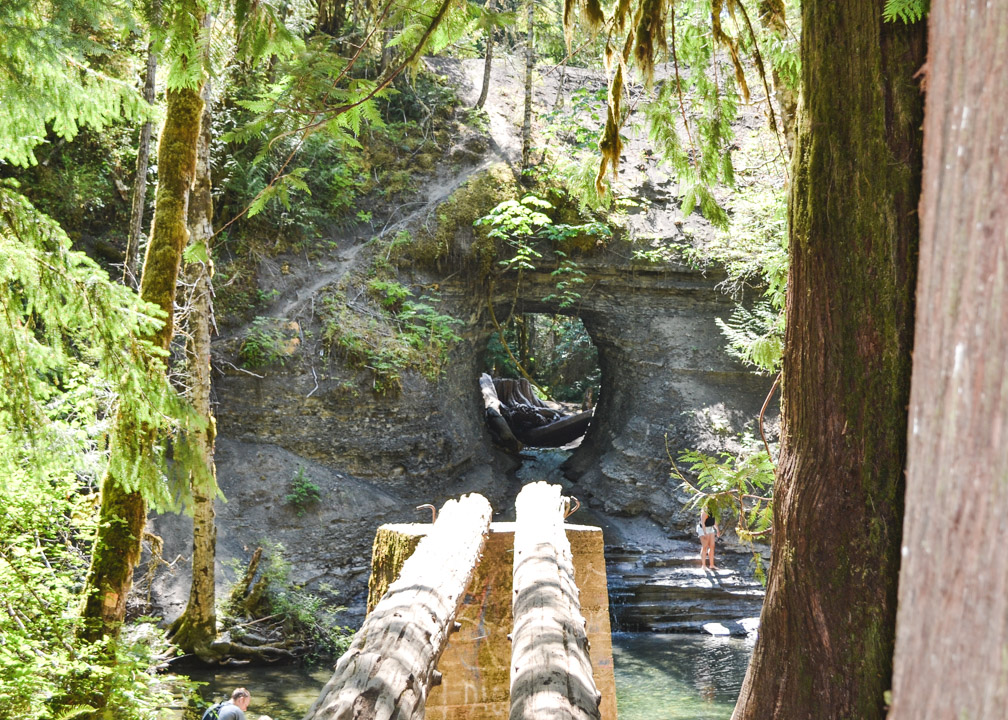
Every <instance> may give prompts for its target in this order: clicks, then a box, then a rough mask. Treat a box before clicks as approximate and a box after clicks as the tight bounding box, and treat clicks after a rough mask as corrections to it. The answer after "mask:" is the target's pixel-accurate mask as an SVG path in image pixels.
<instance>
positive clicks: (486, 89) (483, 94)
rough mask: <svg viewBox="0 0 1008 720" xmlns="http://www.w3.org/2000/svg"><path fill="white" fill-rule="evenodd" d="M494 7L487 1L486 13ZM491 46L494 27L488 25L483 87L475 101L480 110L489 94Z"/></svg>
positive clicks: (491, 62)
mask: <svg viewBox="0 0 1008 720" xmlns="http://www.w3.org/2000/svg"><path fill="white" fill-rule="evenodd" d="M493 6H494V0H487V4H486V11H487V12H488V13H489V12H492V11H493ZM493 46H494V26H493V23H488V25H487V29H486V52H485V53H484V54H483V85H482V87H481V88H480V96H479V99H478V100H477V101H476V105H475V107H476V109H477V110H482V109H483V103H485V102H486V99H487V95H489V94H490V70H491V67H492V65H493Z"/></svg>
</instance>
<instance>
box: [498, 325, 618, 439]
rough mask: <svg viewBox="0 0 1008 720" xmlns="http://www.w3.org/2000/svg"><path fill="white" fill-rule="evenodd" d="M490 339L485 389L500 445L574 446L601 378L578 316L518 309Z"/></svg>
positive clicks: (590, 412)
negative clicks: (521, 311)
mask: <svg viewBox="0 0 1008 720" xmlns="http://www.w3.org/2000/svg"><path fill="white" fill-rule="evenodd" d="M501 330H502V332H499V333H498V332H495V333H494V334H493V335H492V336H491V337H490V339H489V341H488V343H487V350H486V358H485V364H484V375H483V378H482V380H481V388H480V389H481V391H482V394H483V402H484V406H485V412H486V421H487V429H488V430H489V431H490V434H491V436H492V437H493V439H494V442H496V443H497V444H498V445H501V446H502V447H504V448H506V449H508V450H511V451H513V452H517V451H518V450H519V449H521V448H560V447H562V448H574V447H577V445H578V444H579V443H580V442H581V439H582V438H583V437H584V434H585V432H586V430H587V429H588V427H589V425H590V424H591V421H592V415H593V410H594V407H595V405H596V403H597V402H598V399H599V393H600V388H601V383H602V371H601V369H600V367H599V360H598V349H597V348H596V347H595V344H594V343H593V342H592V339H591V337H590V336H589V334H588V331H587V330H586V329H585V326H584V323H582V322H581V318H579V317H577V316H574V315H548V314H544V313H528V314H523V315H513V316H512V317H510V318H509V319H508V321H507V322H506V323H504V325H503V326H502V328H501Z"/></svg>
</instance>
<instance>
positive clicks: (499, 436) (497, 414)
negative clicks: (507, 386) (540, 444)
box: [479, 373, 523, 452]
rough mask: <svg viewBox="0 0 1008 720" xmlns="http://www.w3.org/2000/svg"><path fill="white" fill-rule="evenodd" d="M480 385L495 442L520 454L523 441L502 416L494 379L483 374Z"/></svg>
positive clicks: (487, 420) (487, 421)
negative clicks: (515, 434)
mask: <svg viewBox="0 0 1008 720" xmlns="http://www.w3.org/2000/svg"><path fill="white" fill-rule="evenodd" d="M479 384H480V392H481V393H482V394H483V405H484V406H486V418H485V419H486V424H487V428H488V429H489V430H490V433H491V435H493V438H494V441H495V442H496V443H497V444H498V445H500V446H502V447H505V448H507V449H508V450H510V451H511V452H520V451H521V449H522V447H523V446H522V444H521V441H519V440H518V438H516V437H515V436H514V433H513V432H512V431H511V426H510V425H508V422H507V420H505V419H504V416H503V415H501V407H502V406H501V401H500V399H499V398H498V397H497V390H496V387H495V386H494V381H493V378H491V377H490V376H489V375H487V374H486V373H483V374H482V375H481V376H480V380H479Z"/></svg>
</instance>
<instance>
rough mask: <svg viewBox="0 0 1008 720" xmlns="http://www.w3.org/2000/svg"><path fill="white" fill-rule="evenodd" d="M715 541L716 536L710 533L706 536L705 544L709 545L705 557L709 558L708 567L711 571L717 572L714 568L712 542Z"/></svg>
mask: <svg viewBox="0 0 1008 720" xmlns="http://www.w3.org/2000/svg"><path fill="white" fill-rule="evenodd" d="M716 539H717V535H716V534H714V533H711V534H710V535H708V536H707V542H708V543H709V545H708V546H707V555H708V557H710V563H709V567H710V569H711V570H717V568H716V567H715V566H714V541H715V540H716Z"/></svg>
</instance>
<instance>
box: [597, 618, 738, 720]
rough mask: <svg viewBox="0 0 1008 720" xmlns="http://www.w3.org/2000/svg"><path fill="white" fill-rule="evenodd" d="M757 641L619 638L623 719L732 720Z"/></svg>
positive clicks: (642, 635)
mask: <svg viewBox="0 0 1008 720" xmlns="http://www.w3.org/2000/svg"><path fill="white" fill-rule="evenodd" d="M751 654H752V641H751V640H746V639H738V638H730V637H711V636H707V635H664V634H649V633H647V634H646V633H616V634H614V635H613V659H614V661H615V666H616V702H617V705H618V707H619V718H620V720H728V718H730V717H731V714H732V709H733V708H734V707H735V701H736V700H737V699H738V694H739V691H740V690H741V689H742V680H743V679H744V678H745V672H746V666H747V665H748V664H749V656H750V655H751Z"/></svg>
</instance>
